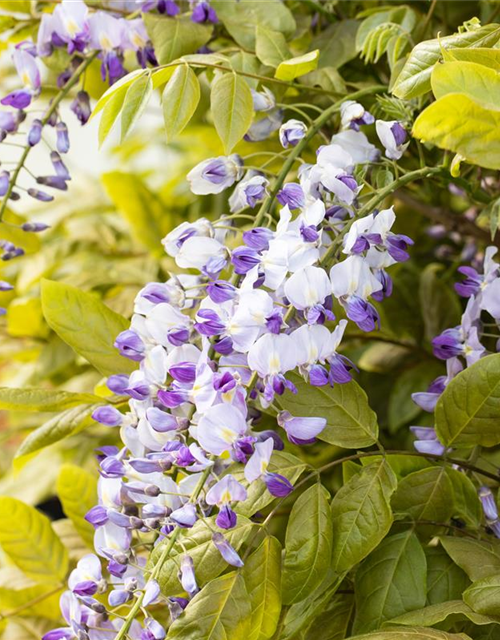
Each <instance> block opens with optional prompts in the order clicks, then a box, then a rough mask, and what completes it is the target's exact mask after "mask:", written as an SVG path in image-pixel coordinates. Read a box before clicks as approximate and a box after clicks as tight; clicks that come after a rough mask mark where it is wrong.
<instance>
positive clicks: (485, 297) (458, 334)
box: [410, 247, 500, 537]
mask: <svg viewBox="0 0 500 640" xmlns="http://www.w3.org/2000/svg"><path fill="white" fill-rule="evenodd" d="M497 252H498V249H497V247H488V248H487V249H486V251H485V255H484V260H483V267H482V273H480V272H478V271H477V270H476V269H474V268H472V267H460V268H459V269H458V271H459V273H460V274H461V275H463V276H465V279H464V280H463V281H462V282H458V283H457V284H456V285H455V290H456V292H457V293H458V294H459V295H460V296H462V297H463V298H467V304H466V307H465V311H464V313H463V315H462V319H461V323H460V324H459V325H458V326H456V327H452V328H450V329H445V330H444V331H443V332H442V333H441V334H440V335H438V336H436V337H435V338H434V339H433V340H432V346H433V350H434V355H435V356H436V357H437V358H439V359H440V360H444V361H446V375H445V376H439V377H438V378H436V380H434V381H433V382H432V383H431V385H430V386H429V388H428V389H427V391H425V392H419V393H414V394H413V395H412V398H413V401H414V402H415V403H416V404H417V405H418V406H419V407H420V408H421V409H422V410H423V411H427V412H429V413H433V412H434V409H435V408H436V404H437V402H438V400H439V398H440V396H441V394H442V393H443V391H444V390H445V389H446V387H447V385H448V384H449V382H450V381H451V380H452V379H453V378H454V377H455V376H456V375H458V374H459V373H460V372H461V371H463V369H464V368H465V367H468V366H470V365H473V364H474V363H475V362H477V361H478V360H479V359H480V358H482V357H484V356H486V355H488V354H489V353H492V350H491V349H490V350H488V349H487V348H486V347H485V346H484V344H483V342H484V341H488V340H491V338H492V337H494V335H493V334H492V333H491V330H490V331H488V330H486V329H485V325H484V321H485V319H486V318H487V317H489V318H490V320H493V322H491V323H490V324H491V326H492V327H496V328H497V329H498V328H499V327H500V265H499V264H498V262H496V261H495V260H494V257H495V255H496V254H497ZM485 313H486V314H487V316H486V317H485V316H484V314H485ZM498 338H499V339H500V335H499V336H498ZM499 339H496V340H495V343H494V344H493V345H492V346H493V349H494V351H499V350H500V340H499ZM410 430H411V431H412V432H413V435H415V437H416V438H417V440H416V441H415V443H414V446H415V448H416V449H417V451H420V452H421V453H431V454H436V455H441V454H442V453H444V451H445V447H444V445H443V444H442V443H441V442H440V441H439V438H438V437H437V434H436V431H435V430H434V428H433V427H410ZM483 504H484V502H483ZM485 513H486V517H487V519H489V520H494V518H490V516H489V515H488V513H487V512H486V511H485ZM495 521H496V519H495ZM491 528H492V530H493V531H494V533H495V535H497V536H498V537H500V524H498V525H497V526H495V527H493V526H492V527H491Z"/></svg>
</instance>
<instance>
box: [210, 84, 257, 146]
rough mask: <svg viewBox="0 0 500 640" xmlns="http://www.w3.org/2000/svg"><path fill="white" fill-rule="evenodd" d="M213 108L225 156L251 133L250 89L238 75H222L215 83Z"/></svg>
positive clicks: (212, 92) (251, 109) (211, 102)
mask: <svg viewBox="0 0 500 640" xmlns="http://www.w3.org/2000/svg"><path fill="white" fill-rule="evenodd" d="M210 106H211V109H212V116H213V119H214V124H215V128H216V130H217V133H218V134H219V138H220V139H221V141H222V144H223V145H224V151H225V153H226V154H228V153H230V152H231V151H232V150H233V148H234V146H235V145H236V144H237V143H238V142H239V141H240V140H241V139H242V138H243V136H244V135H245V133H246V132H247V131H248V129H249V127H250V125H251V123H252V118H253V99H252V94H251V92H250V88H249V86H248V85H247V83H246V82H245V80H243V78H242V77H241V76H238V75H237V74H236V73H222V74H220V75H219V76H217V77H216V78H215V80H214V81H213V83H212V91H211V94H210Z"/></svg>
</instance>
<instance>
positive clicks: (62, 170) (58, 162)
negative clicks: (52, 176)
mask: <svg viewBox="0 0 500 640" xmlns="http://www.w3.org/2000/svg"><path fill="white" fill-rule="evenodd" d="M50 161H51V162H52V166H53V167H54V170H55V172H56V174H57V175H58V176H59V177H60V178H63V179H64V180H71V176H70V173H69V171H68V169H67V167H66V165H65V164H64V162H63V161H62V159H61V156H60V155H59V154H58V153H57V151H51V153H50Z"/></svg>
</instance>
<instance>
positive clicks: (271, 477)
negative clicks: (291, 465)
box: [264, 471, 293, 498]
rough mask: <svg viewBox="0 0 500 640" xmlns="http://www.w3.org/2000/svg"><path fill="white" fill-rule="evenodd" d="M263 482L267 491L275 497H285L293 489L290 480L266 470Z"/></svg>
mask: <svg viewBox="0 0 500 640" xmlns="http://www.w3.org/2000/svg"><path fill="white" fill-rule="evenodd" d="M264 482H265V483H266V487H267V490H268V491H269V493H270V494H271V495H272V496H274V497H275V498H285V497H286V496H287V495H289V494H290V493H291V492H292V491H293V485H292V484H291V482H290V481H289V480H288V479H287V478H285V476H282V475H280V474H279V473H270V472H269V471H268V472H267V473H266V474H265V475H264Z"/></svg>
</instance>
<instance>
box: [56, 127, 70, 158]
mask: <svg viewBox="0 0 500 640" xmlns="http://www.w3.org/2000/svg"><path fill="white" fill-rule="evenodd" d="M56 132H57V140H56V145H57V150H58V151H59V153H68V151H69V135H68V127H67V126H66V124H65V123H64V122H58V123H57V125H56Z"/></svg>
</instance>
